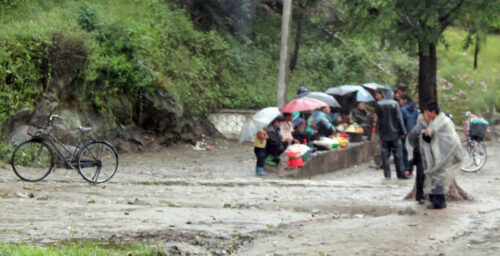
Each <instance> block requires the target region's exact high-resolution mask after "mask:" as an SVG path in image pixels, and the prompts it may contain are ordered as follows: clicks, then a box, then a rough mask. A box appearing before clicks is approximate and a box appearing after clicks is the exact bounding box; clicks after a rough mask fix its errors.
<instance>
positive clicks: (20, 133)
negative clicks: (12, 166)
mask: <svg viewBox="0 0 500 256" xmlns="http://www.w3.org/2000/svg"><path fill="white" fill-rule="evenodd" d="M28 129H29V126H28V125H22V126H19V127H18V128H17V129H15V130H14V131H12V132H11V133H10V135H9V136H8V137H9V139H8V142H9V144H11V145H13V146H14V145H19V144H21V143H22V142H24V141H27V140H29V139H31V136H30V135H28V133H27V132H28Z"/></svg>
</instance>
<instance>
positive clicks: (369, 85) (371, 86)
mask: <svg viewBox="0 0 500 256" xmlns="http://www.w3.org/2000/svg"><path fill="white" fill-rule="evenodd" d="M361 86H363V87H364V88H365V89H367V90H368V91H369V92H370V93H371V94H372V95H373V96H374V97H375V92H377V90H378V89H382V90H383V91H384V94H383V96H384V98H389V99H392V98H394V92H393V91H392V88H391V87H390V86H388V85H381V84H377V83H366V84H362V85H361ZM391 94H392V96H391Z"/></svg>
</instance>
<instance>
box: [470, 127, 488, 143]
mask: <svg viewBox="0 0 500 256" xmlns="http://www.w3.org/2000/svg"><path fill="white" fill-rule="evenodd" d="M487 128H488V125H487V124H484V123H473V124H471V126H470V137H471V138H472V139H473V140H477V141H482V140H483V139H484V136H485V135H486V129H487Z"/></svg>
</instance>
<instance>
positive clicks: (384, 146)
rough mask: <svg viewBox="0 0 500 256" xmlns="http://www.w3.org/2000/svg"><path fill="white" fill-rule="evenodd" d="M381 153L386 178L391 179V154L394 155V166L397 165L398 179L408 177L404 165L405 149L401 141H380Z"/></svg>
mask: <svg viewBox="0 0 500 256" xmlns="http://www.w3.org/2000/svg"><path fill="white" fill-rule="evenodd" d="M380 149H381V150H380V151H381V152H382V168H383V169H384V176H385V177H386V178H390V177H391V168H390V166H389V158H390V156H391V152H392V154H393V155H394V164H395V165H396V175H397V176H398V178H403V177H406V175H405V173H404V163H403V147H402V144H401V140H400V139H398V140H395V141H384V140H380Z"/></svg>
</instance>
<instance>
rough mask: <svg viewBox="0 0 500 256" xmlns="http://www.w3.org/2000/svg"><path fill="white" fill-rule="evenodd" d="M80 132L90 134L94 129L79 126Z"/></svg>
mask: <svg viewBox="0 0 500 256" xmlns="http://www.w3.org/2000/svg"><path fill="white" fill-rule="evenodd" d="M78 130H80V131H81V132H83V133H86V132H90V131H92V127H83V126H78Z"/></svg>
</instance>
